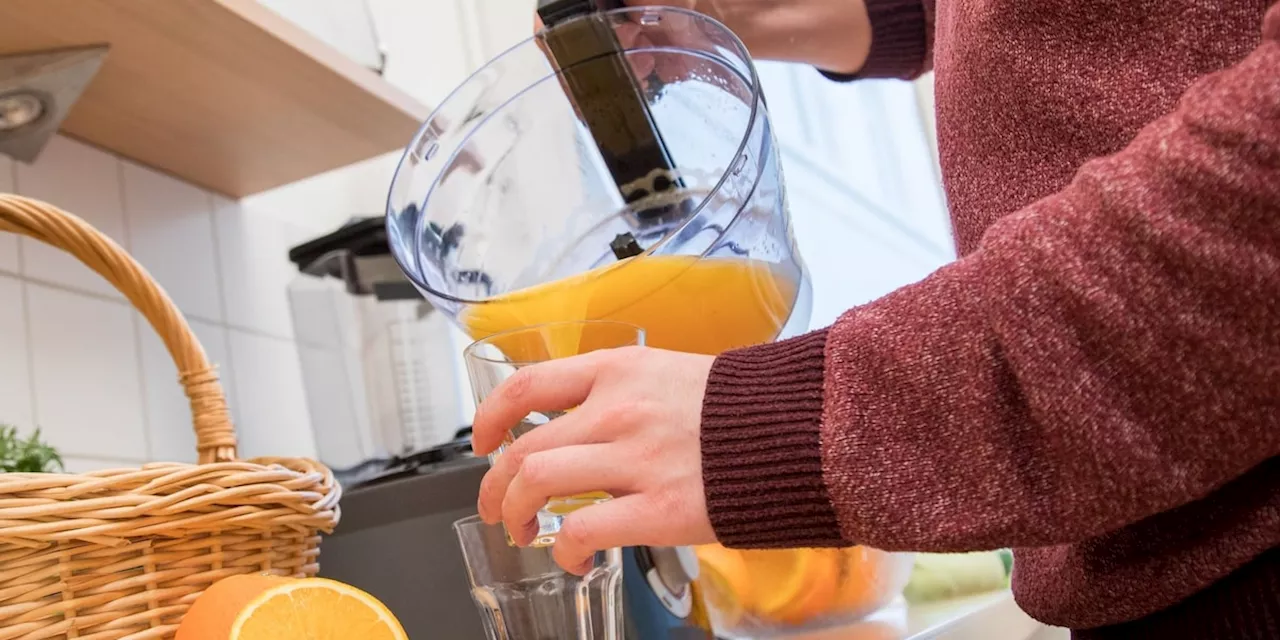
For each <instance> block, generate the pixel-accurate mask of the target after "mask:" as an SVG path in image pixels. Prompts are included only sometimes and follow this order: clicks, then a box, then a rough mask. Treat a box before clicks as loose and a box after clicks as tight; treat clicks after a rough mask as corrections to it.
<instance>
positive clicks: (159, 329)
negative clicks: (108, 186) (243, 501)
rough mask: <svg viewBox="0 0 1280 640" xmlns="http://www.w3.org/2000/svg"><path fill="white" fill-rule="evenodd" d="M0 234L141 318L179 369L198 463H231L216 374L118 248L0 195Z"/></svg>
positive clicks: (177, 315) (142, 272) (86, 228)
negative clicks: (66, 265) (44, 255)
mask: <svg viewBox="0 0 1280 640" xmlns="http://www.w3.org/2000/svg"><path fill="white" fill-rule="evenodd" d="M0 231H12V232H13V233H17V234H19V235H24V236H28V237H31V238H34V239H36V240H39V241H41V242H44V243H45V244H48V245H51V246H54V247H57V248H58V249H62V250H63V251H66V252H67V253H70V254H71V255H73V256H75V257H76V258H77V259H79V260H80V261H81V262H83V263H84V264H85V265H86V266H88V267H89V268H90V269H93V270H94V271H96V272H97V273H98V275H100V276H102V277H103V278H106V280H107V282H110V283H111V285H112V286H114V287H115V288H116V289H118V290H119V291H120V293H123V294H124V295H125V297H126V298H128V299H129V302H130V303H132V304H133V306H134V307H135V308H137V309H138V311H140V312H141V313H142V315H143V316H144V317H146V319H147V322H149V323H151V327H152V328H153V329H155V331H156V333H157V334H159V335H160V339H161V340H163V341H164V345H165V347H166V348H167V349H168V350H169V355H170V357H172V358H173V361H174V362H175V363H177V365H178V381H179V382H181V383H182V387H183V390H184V391H186V393H187V399H188V400H190V402H191V416H192V418H193V420H194V423H195V431H196V449H197V451H199V454H200V463H201V464H206V463H210V462H229V461H232V460H235V459H236V435H235V430H234V428H233V427H232V425H231V415H230V413H229V412H228V411H227V398H226V395H225V394H224V393H223V391H222V384H221V383H219V382H218V374H217V372H216V371H215V370H214V368H213V366H212V365H210V364H209V359H208V358H207V357H206V356H205V354H204V348H203V347H201V346H200V342H199V341H198V340H197V339H196V337H195V334H193V333H192V332H191V327H190V326H188V325H187V320H186V318H184V317H183V316H182V312H180V311H178V307H177V306H176V305H174V304H173V301H172V300H170V299H169V295H168V294H166V293H165V292H164V290H163V289H161V288H160V285H158V284H157V283H156V281H155V280H154V279H153V278H152V277H151V274H149V273H147V270H146V269H145V268H143V266H142V265H140V264H138V263H137V262H136V261H135V260H134V259H133V258H132V257H130V256H129V254H128V253H125V251H124V249H122V248H120V245H118V244H116V243H115V241H113V240H112V239H111V238H108V237H107V236H105V235H103V234H102V232H100V231H98V230H97V229H94V228H93V227H92V226H90V225H89V223H87V222H85V221H84V220H81V219H80V218H78V217H76V216H74V215H72V214H70V213H67V212H66V211H63V210H61V209H59V208H57V207H54V206H52V205H49V204H46V203H44V202H40V201H38V200H32V199H30V198H24V197H22V196H16V195H12V194H7V193H0Z"/></svg>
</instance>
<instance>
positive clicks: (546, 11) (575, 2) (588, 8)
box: [538, 0, 624, 27]
mask: <svg viewBox="0 0 1280 640" xmlns="http://www.w3.org/2000/svg"><path fill="white" fill-rule="evenodd" d="M623 6H624V3H623V1H622V0H539V1H538V17H539V18H542V24H543V25H544V26H547V27H553V26H555V25H556V24H558V23H560V22H561V21H563V20H564V19H566V18H572V17H574V16H579V15H582V14H584V13H590V12H592V11H609V10H610V9H620V8H622V7H623Z"/></svg>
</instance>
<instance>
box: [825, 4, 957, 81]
mask: <svg viewBox="0 0 1280 640" xmlns="http://www.w3.org/2000/svg"><path fill="white" fill-rule="evenodd" d="M933 6H934V0H866V7H867V17H868V18H869V19H870V21H871V51H870V52H869V53H868V54H867V61H866V62H865V63H863V65H862V69H860V70H858V72H857V73H854V74H841V73H832V72H829V71H822V75H824V76H826V77H828V78H830V79H832V80H835V81H837V82H848V81H851V80H858V79H863V78H900V79H903V80H911V79H914V78H916V77H918V76H920V75H921V74H924V73H926V72H928V71H929V70H930V69H932V68H933Z"/></svg>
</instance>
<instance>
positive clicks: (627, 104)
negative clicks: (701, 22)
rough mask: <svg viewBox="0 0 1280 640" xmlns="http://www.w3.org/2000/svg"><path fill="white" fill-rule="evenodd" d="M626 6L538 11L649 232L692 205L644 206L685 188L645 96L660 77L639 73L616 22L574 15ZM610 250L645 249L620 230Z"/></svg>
mask: <svg viewBox="0 0 1280 640" xmlns="http://www.w3.org/2000/svg"><path fill="white" fill-rule="evenodd" d="M625 6H626V5H625V3H624V2H623V0H539V2H538V16H539V17H540V18H541V19H542V23H543V25H544V27H546V30H545V31H543V33H542V34H540V36H539V37H540V38H542V39H543V42H544V43H545V48H544V50H545V51H546V53H547V55H548V57H549V58H550V60H551V62H552V63H553V64H554V65H555V66H556V67H557V68H558V69H560V72H561V84H562V85H563V86H564V88H565V90H566V94H567V96H568V97H569V98H570V100H571V102H572V103H573V104H574V107H575V110H576V111H577V114H578V118H579V119H580V120H581V121H582V123H583V124H584V125H585V126H586V128H587V130H588V131H589V132H590V134H591V137H592V139H593V140H594V142H595V145H596V148H597V149H598V150H599V152H600V157H601V160H603V163H604V165H605V166H606V167H607V168H608V170H609V173H610V175H611V177H612V178H613V182H614V184H615V186H616V187H617V188H618V191H619V193H620V194H621V195H622V197H623V200H624V201H625V202H626V203H627V204H628V205H634V206H636V210H635V211H634V217H635V220H636V221H637V222H638V223H639V227H640V228H641V231H642V232H643V231H645V230H646V229H658V228H661V227H662V226H663V225H666V224H669V223H672V222H680V221H683V220H684V219H685V218H686V217H687V216H688V214H689V213H691V212H692V209H693V207H692V203H690V202H685V201H681V202H680V203H678V204H676V203H672V202H670V201H659V202H654V203H653V204H651V205H648V206H645V204H643V201H644V199H645V198H646V197H648V196H650V195H652V194H653V193H654V192H655V191H664V192H665V191H678V190H679V189H681V188H682V187H684V181H683V180H682V179H681V178H680V176H679V173H678V172H677V171H676V163H675V161H674V160H673V159H672V156H671V152H670V149H669V148H668V146H667V144H666V141H664V140H663V139H662V134H661V132H660V131H659V126H658V123H657V122H656V121H655V119H654V116H653V113H652V111H651V110H650V108H649V99H648V97H647V96H646V90H645V86H648V87H649V88H650V89H652V88H653V86H654V83H655V82H660V80H659V79H658V78H657V77H656V75H654V76H652V77H650V78H647V79H643V80H641V79H638V78H635V77H634V76H633V75H632V71H631V68H630V66H629V65H628V64H627V62H626V61H625V53H624V52H625V49H624V47H623V45H622V43H620V42H619V41H618V38H617V36H616V34H615V33H614V30H613V26H612V25H611V24H610V23H608V22H606V21H605V20H580V21H577V22H574V21H573V19H574V18H581V17H583V16H588V15H590V14H593V13H599V12H603V11H609V10H612V9H620V8H623V7H625ZM584 107H585V108H584ZM655 176H657V177H655ZM664 178H665V179H664ZM660 185H661V186H660ZM620 247H621V248H623V249H625V250H623V251H620V250H619V248H620ZM610 248H611V250H612V251H613V253H614V256H615V257H616V258H617V259H619V260H621V259H624V258H628V257H632V256H635V255H638V254H639V253H641V252H642V251H643V248H642V247H640V246H639V244H638V242H637V241H636V238H635V235H634V234H631V233H626V234H622V235H620V236H619V237H618V238H617V239H616V240H615V246H612V247H610Z"/></svg>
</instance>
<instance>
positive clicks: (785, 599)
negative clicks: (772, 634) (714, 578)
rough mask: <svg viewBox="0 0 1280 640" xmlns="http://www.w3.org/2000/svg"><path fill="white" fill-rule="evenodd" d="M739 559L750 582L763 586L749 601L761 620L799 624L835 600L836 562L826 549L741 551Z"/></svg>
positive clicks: (818, 613) (823, 610)
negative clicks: (749, 576) (740, 558)
mask: <svg viewBox="0 0 1280 640" xmlns="http://www.w3.org/2000/svg"><path fill="white" fill-rule="evenodd" d="M742 557H743V560H744V561H745V562H746V564H747V569H748V570H749V571H750V572H751V577H752V580H753V581H754V582H755V583H756V584H759V585H767V588H764V589H761V590H759V592H758V596H757V597H756V598H753V600H752V602H751V609H752V610H753V611H754V613H756V614H757V615H760V616H761V617H764V618H767V619H770V620H777V621H782V622H788V623H796V622H803V621H805V620H808V619H810V618H812V617H814V616H817V615H820V614H823V613H826V611H827V609H829V608H830V606H831V603H832V601H833V600H834V599H835V594H836V589H837V587H838V580H839V577H840V576H839V563H838V562H837V561H836V556H835V552H833V551H832V550H830V549H786V550H777V551H745V552H743V556H742Z"/></svg>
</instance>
